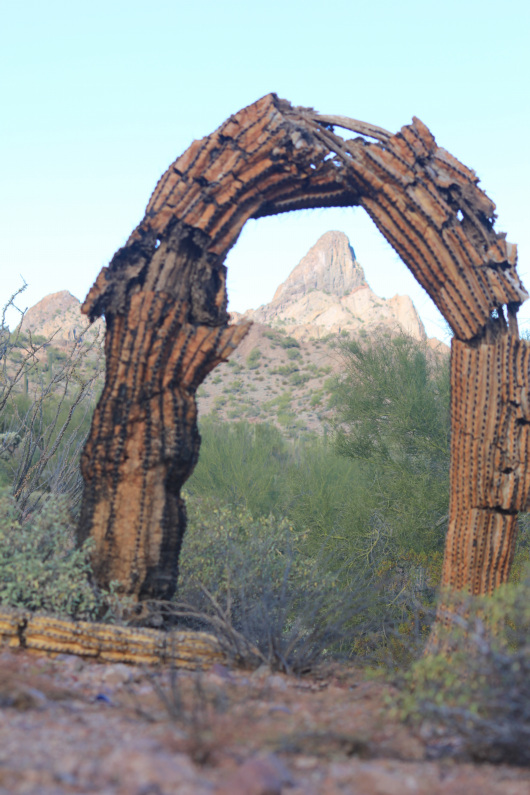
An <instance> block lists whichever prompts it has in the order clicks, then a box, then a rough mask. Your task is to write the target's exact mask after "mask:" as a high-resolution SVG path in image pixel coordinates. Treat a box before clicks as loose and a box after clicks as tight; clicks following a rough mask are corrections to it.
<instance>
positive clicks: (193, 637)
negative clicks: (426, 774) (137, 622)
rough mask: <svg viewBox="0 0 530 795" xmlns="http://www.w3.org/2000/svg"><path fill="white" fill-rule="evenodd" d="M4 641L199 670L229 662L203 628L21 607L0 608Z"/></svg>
mask: <svg viewBox="0 0 530 795" xmlns="http://www.w3.org/2000/svg"><path fill="white" fill-rule="evenodd" d="M0 640H1V641H3V642H4V643H5V644H6V645H7V646H9V647H10V648H16V649H18V648H21V649H30V650H32V651H37V652H52V653H55V654H76V655H78V656H80V657H88V658H91V659H94V660H101V661H106V662H125V663H134V664H136V665H152V664H158V663H161V664H171V665H174V666H175V667H176V668H188V669H190V670H196V669H202V668H210V667H211V666H212V665H213V664H214V663H216V662H220V663H227V662H228V660H227V657H226V654H225V653H224V652H223V650H222V648H221V646H220V645H219V643H218V642H217V640H216V639H215V638H214V637H213V636H212V635H208V634H207V633H205V632H162V631H159V632H157V631H156V630H153V629H135V628H132V627H117V626H114V625H110V624H95V623H92V622H89V621H67V620H63V619H59V618H54V617H53V616H47V615H39V614H38V613H37V614H36V613H27V612H24V611H19V610H0Z"/></svg>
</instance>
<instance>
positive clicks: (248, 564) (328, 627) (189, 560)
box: [173, 499, 374, 673]
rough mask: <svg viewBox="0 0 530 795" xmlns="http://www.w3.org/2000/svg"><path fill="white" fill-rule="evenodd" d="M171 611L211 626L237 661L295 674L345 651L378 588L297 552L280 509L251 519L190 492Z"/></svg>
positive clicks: (296, 539) (364, 623)
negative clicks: (343, 578)
mask: <svg viewBox="0 0 530 795" xmlns="http://www.w3.org/2000/svg"><path fill="white" fill-rule="evenodd" d="M188 505H189V508H188V514H189V525H188V531H187V534H186V537H185V540H184V544H183V549H182V557H181V579H180V583H179V591H178V595H177V599H176V602H175V605H174V606H173V615H176V616H179V617H180V618H181V619H182V618H184V619H187V620H188V621H189V622H191V624H192V626H196V627H198V628H204V627H206V628H208V629H210V630H213V631H214V632H215V633H216V634H217V636H218V637H219V639H220V641H221V642H222V643H223V645H224V647H225V649H226V650H227V652H228V653H229V654H230V655H231V656H232V657H233V659H234V661H235V662H239V663H242V664H245V665H259V664H260V663H266V664H267V665H269V666H270V667H271V668H273V669H276V670H283V671H285V672H288V673H289V672H293V673H300V672H303V671H307V670H309V669H310V668H312V667H313V666H314V665H315V664H316V663H317V662H318V661H319V660H320V659H321V658H322V657H324V656H326V655H328V656H329V655H338V654H342V655H344V654H351V653H352V651H353V648H354V639H355V638H356V637H358V636H361V635H362V634H363V633H366V632H367V628H368V626H369V624H370V621H371V620H372V621H373V619H371V618H370V610H371V611H372V613H373V610H374V594H372V593H370V589H369V587H367V583H366V581H364V580H361V579H360V578H355V577H351V576H350V577H349V578H348V581H347V582H345V581H343V582H342V583H341V586H340V588H339V587H338V581H339V577H340V572H339V571H332V569H331V568H330V567H329V566H328V565H327V563H326V559H325V558H319V557H318V556H317V557H313V558H310V557H308V556H307V555H305V554H304V552H303V537H301V535H300V534H299V533H297V532H296V531H295V529H294V528H293V526H292V525H290V524H289V522H288V521H287V519H285V518H276V517H274V516H269V517H267V518H265V517H260V518H258V519H255V518H253V517H252V515H251V514H250V513H249V512H248V511H247V510H245V509H242V508H234V507H230V506H227V505H222V504H220V503H219V502H218V501H216V500H211V499H210V500H197V499H195V500H193V499H192V500H190V501H189V503H188Z"/></svg>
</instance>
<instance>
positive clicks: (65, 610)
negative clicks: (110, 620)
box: [0, 491, 102, 618]
mask: <svg viewBox="0 0 530 795" xmlns="http://www.w3.org/2000/svg"><path fill="white" fill-rule="evenodd" d="M90 550H91V542H90V540H89V541H88V542H86V543H85V544H84V545H83V546H82V547H81V548H80V549H79V548H76V546H75V538H74V532H73V526H72V519H71V517H70V516H69V514H68V510H67V503H66V500H65V499H64V498H63V499H61V498H58V497H55V498H51V499H48V500H47V502H45V503H44V505H43V507H42V508H41V509H40V510H39V511H38V512H37V513H36V514H34V515H30V516H28V517H26V520H25V521H22V517H21V513H20V510H19V509H18V506H17V504H16V502H15V500H14V499H13V497H11V495H9V494H8V493H7V492H5V491H4V492H2V493H0V603H1V604H2V605H5V606H6V607H18V608H26V609H28V610H45V611H48V612H51V613H59V614H62V615H67V616H72V617H74V618H93V617H95V616H96V615H97V614H98V613H99V612H100V611H101V608H102V599H101V596H100V595H98V594H97V593H96V591H95V590H94V589H93V588H92V587H91V586H90V584H89V580H88V576H89V572H90V565H89V554H90Z"/></svg>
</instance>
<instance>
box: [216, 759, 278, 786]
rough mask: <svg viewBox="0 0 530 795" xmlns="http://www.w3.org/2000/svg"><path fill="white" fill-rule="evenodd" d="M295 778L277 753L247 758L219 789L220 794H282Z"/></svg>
mask: <svg viewBox="0 0 530 795" xmlns="http://www.w3.org/2000/svg"><path fill="white" fill-rule="evenodd" d="M293 784H294V782H293V778H292V776H291V774H290V772H289V770H288V769H287V767H286V766H285V764H284V763H283V762H282V760H281V759H279V758H278V757H277V756H275V754H268V755H267V756H262V757H254V758H252V759H247V761H246V762H244V763H243V764H242V765H241V767H240V768H239V769H238V770H237V771H236V772H235V773H233V774H232V776H231V777H230V778H229V779H228V781H226V782H225V784H224V785H223V786H222V787H221V789H220V790H219V791H218V795H281V792H282V787H285V786H293Z"/></svg>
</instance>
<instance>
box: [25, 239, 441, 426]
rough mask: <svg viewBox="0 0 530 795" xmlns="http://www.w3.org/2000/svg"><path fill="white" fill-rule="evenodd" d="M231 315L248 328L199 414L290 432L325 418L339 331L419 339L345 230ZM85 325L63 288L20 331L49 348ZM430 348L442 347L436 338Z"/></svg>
mask: <svg viewBox="0 0 530 795" xmlns="http://www.w3.org/2000/svg"><path fill="white" fill-rule="evenodd" d="M231 315H232V321H235V322H237V320H238V319H240V318H241V317H245V318H249V319H252V320H253V321H254V324H253V326H252V327H251V329H250V332H249V333H248V335H247V336H246V337H245V339H244V340H243V341H242V343H241V344H240V345H239V346H238V348H236V350H235V351H234V353H233V354H232V356H231V357H230V360H229V361H228V362H227V363H223V364H220V365H219V366H218V367H216V368H215V369H214V370H213V371H212V372H211V373H210V375H209V376H208V377H207V378H206V380H205V381H204V384H202V385H201V386H200V387H199V390H198V392H197V402H198V407H199V414H200V416H206V415H208V414H211V415H212V416H214V417H215V418H216V420H219V421H233V420H240V419H245V420H247V421H248V422H273V423H275V424H276V425H277V426H278V427H280V428H281V429H282V430H283V432H285V433H287V434H291V435H296V434H297V433H299V432H300V431H302V430H308V431H315V432H317V433H320V432H322V429H323V428H324V427H326V425H327V424H329V422H330V420H331V417H332V413H333V410H332V409H331V408H330V407H329V405H328V397H329V391H330V388H331V387H330V383H331V382H330V380H329V379H330V377H332V376H333V375H334V374H335V373H338V372H340V369H341V367H342V360H341V355H340V344H341V343H340V338H341V337H342V336H344V335H350V334H351V335H352V336H354V337H355V336H357V337H360V338H363V337H366V338H369V337H370V336H372V335H376V334H377V333H379V332H381V331H383V332H385V333H397V332H399V331H405V332H407V333H408V334H410V335H411V336H413V337H414V338H415V339H418V340H426V335H425V329H424V327H423V323H422V322H421V320H420V317H419V315H418V313H417V312H416V309H415V308H414V304H413V303H412V301H411V299H410V298H409V296H407V295H402V296H398V295H396V296H394V297H393V298H390V299H384V298H379V297H378V296H377V295H376V294H375V293H374V292H373V291H372V290H371V288H370V286H369V284H368V282H367V280H366V277H365V273H364V270H363V268H362V266H361V265H360V263H359V262H358V260H357V259H356V256H355V252H354V249H353V248H352V246H351V245H350V241H349V240H348V238H347V236H346V235H345V234H344V233H343V232H336V231H331V232H326V234H325V235H322V237H321V238H319V240H317V241H316V243H315V244H314V245H313V246H312V247H311V249H310V250H309V251H308V252H307V254H306V255H305V257H303V258H302V259H301V260H300V262H299V263H298V265H296V267H295V268H293V270H292V271H291V273H290V274H289V276H288V277H287V279H286V280H285V281H284V282H283V283H282V284H280V285H279V287H278V289H277V290H276V292H275V294H274V298H273V300H272V301H271V302H270V303H269V304H264V305H263V306H261V307H260V308H259V309H256V310H249V311H248V312H246V313H245V315H244V316H243V315H241V314H238V313H237V312H233V313H231ZM87 326H88V320H87V318H86V317H85V315H82V314H81V305H80V302H79V301H78V300H77V298H75V297H74V296H73V295H71V293H69V292H68V291H67V290H62V291H61V292H58V293H53V294H52V295H48V296H46V297H45V298H43V299H42V301H39V303H38V304H36V305H35V306H33V307H32V308H31V309H29V310H28V311H27V312H26V314H25V316H24V320H23V326H22V329H23V331H28V330H31V331H32V333H34V334H40V335H43V336H45V337H47V338H48V339H49V338H50V337H51V336H52V335H54V336H53V345H55V346H58V347H60V348H64V349H67V348H68V346H69V345H71V343H72V342H73V340H74V339H75V338H76V337H77V336H78V335H79V334H80V333H81V332H82V331H83V330H85V329H86V328H87ZM92 329H94V332H95V331H96V330H97V329H101V330H103V329H104V321H103V320H102V319H99V320H97V321H96V323H94V325H93V326H92ZM92 329H90V330H89V334H92V333H93V332H92ZM428 344H429V345H430V346H431V347H433V348H435V349H436V350H437V351H438V352H440V353H441V354H444V353H447V352H448V348H447V346H445V345H443V343H441V342H439V341H438V340H428Z"/></svg>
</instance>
